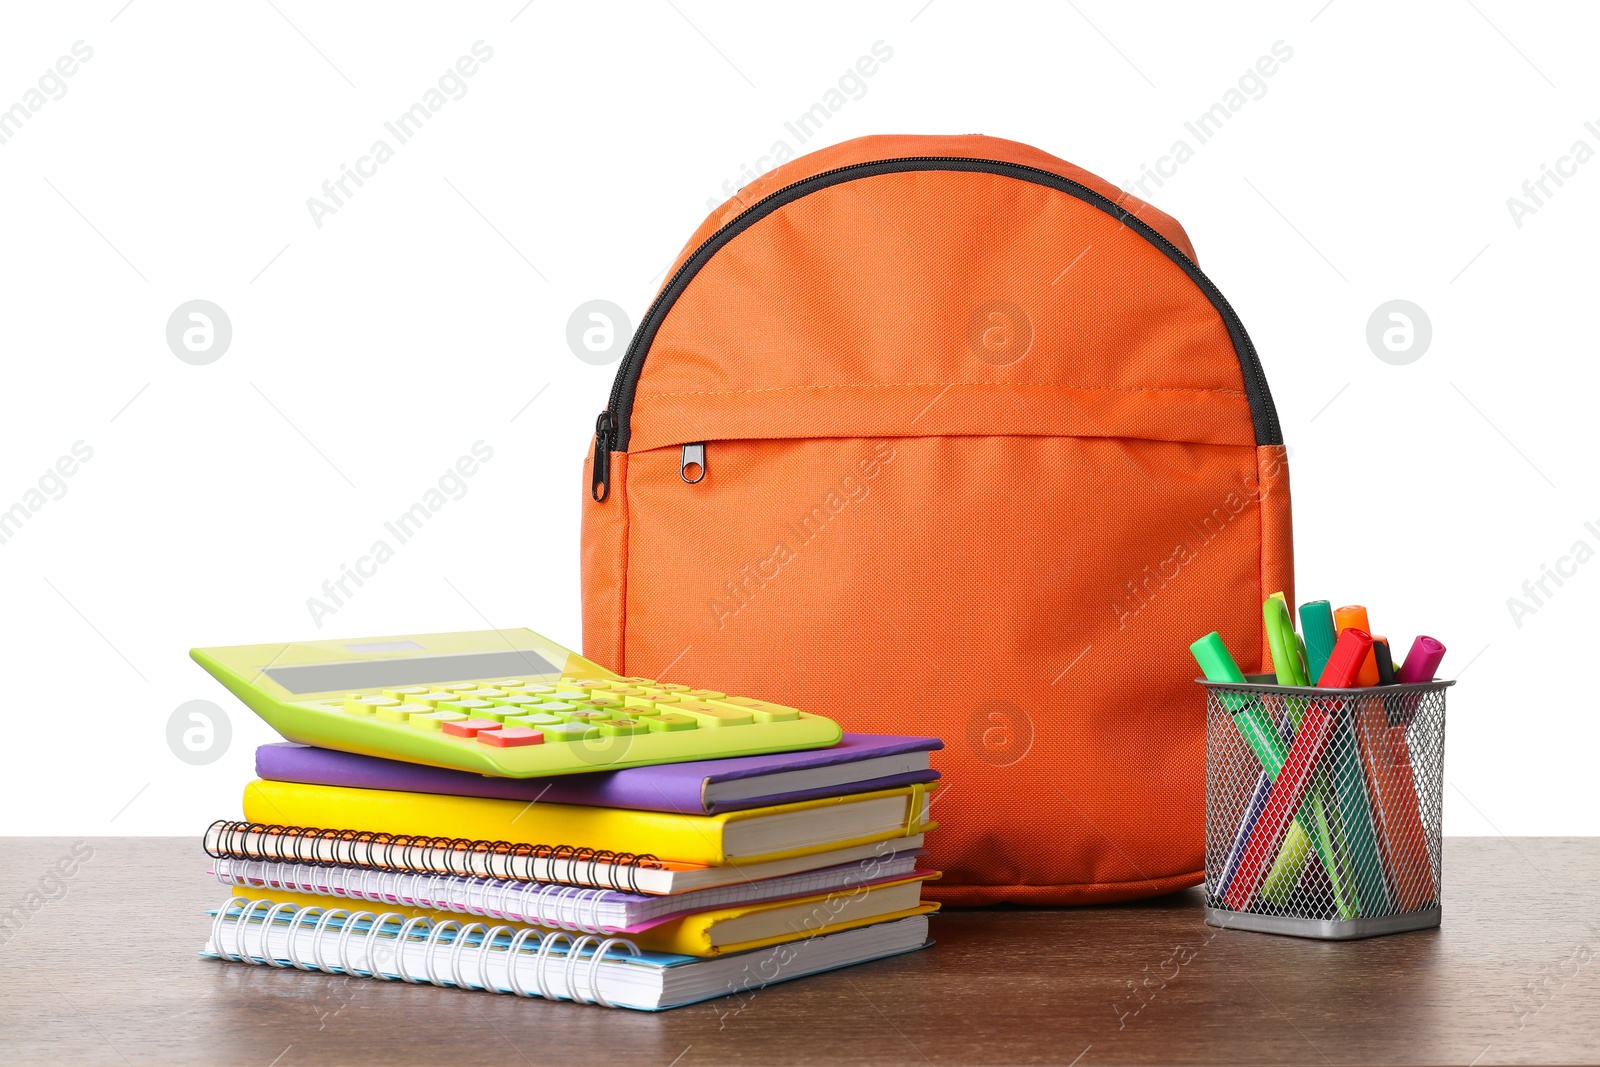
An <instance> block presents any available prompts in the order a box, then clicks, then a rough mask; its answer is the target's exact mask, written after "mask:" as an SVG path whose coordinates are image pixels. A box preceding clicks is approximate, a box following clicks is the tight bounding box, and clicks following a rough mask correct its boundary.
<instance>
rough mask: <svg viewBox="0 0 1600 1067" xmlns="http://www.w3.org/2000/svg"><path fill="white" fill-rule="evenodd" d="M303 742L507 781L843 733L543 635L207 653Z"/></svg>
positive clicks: (832, 725)
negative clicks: (602, 659) (615, 667)
mask: <svg viewBox="0 0 1600 1067" xmlns="http://www.w3.org/2000/svg"><path fill="white" fill-rule="evenodd" d="M189 654H190V655H191V656H192V657H194V660H195V662H197V663H199V664H200V666H202V667H204V668H205V669H206V670H207V671H209V672H210V673H211V674H212V675H213V676H214V677H216V679H217V680H218V681H220V682H221V683H222V684H223V685H225V686H227V687H228V689H229V690H231V691H232V692H233V694H234V695H235V696H237V697H238V698H239V699H240V700H242V701H244V702H245V703H246V704H247V705H249V706H250V708H251V710H252V711H254V712H255V713H256V714H257V715H260V716H261V717H262V718H263V719H265V720H267V722H268V723H270V724H271V725H272V727H273V729H275V730H277V731H278V732H279V733H280V734H282V735H283V736H284V737H286V738H288V739H289V740H290V741H298V742H300V743H302V744H307V745H318V746H320V747H322V748H333V749H340V750H343V751H345V752H359V753H362V754H364V755H368V756H384V757H387V758H389V759H398V760H405V761H407V762H410V763H426V764H430V765H432V766H435V767H452V768H456V769H459V770H468V771H477V772H478V773H480V774H487V775H497V776H500V777H507V778H531V777H535V776H539V775H546V774H574V773H579V772H584V771H601V770H615V769H618V768H622V767H639V766H644V765H646V764H653V763H681V762H684V761H686V760H701V759H717V758H720V757H723V756H752V755H757V754H759V753H763V752H787V751H792V750H795V749H804V748H826V747H827V746H829V745H832V744H834V743H836V742H837V741H838V740H839V736H840V730H839V724H838V723H836V722H834V721H833V720H832V719H827V718H824V717H822V716H821V715H812V714H809V713H807V712H804V711H800V710H799V709H798V708H790V707H785V706H784V705H781V704H773V703H771V702H768V701H764V700H757V699H755V698H752V697H744V696H734V695H729V694H728V693H724V692H721V691H719V690H715V689H702V688H696V687H693V686H689V685H684V684H679V683H667V682H657V681H655V680H654V679H650V678H625V677H621V676H619V675H617V674H614V673H613V672H611V671H608V670H606V669H605V668H604V667H602V666H600V665H599V664H598V663H594V662H591V661H590V660H586V659H584V658H583V657H582V656H580V655H578V654H577V653H576V652H571V651H569V650H567V649H565V648H562V647H561V646H560V645H558V644H556V643H555V642H554V641H551V640H549V639H548V638H544V637H540V636H539V635H538V634H536V633H534V632H533V631H532V630H473V631H468V632H465V633H451V634H409V635H405V636H399V637H368V638H362V639H360V640H354V641H295V642H290V643H286V644H284V643H280V644H270V645H234V646H231V647H227V648H196V649H192V650H191V651H190V653H189Z"/></svg>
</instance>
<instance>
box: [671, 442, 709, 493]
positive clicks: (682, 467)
mask: <svg viewBox="0 0 1600 1067" xmlns="http://www.w3.org/2000/svg"><path fill="white" fill-rule="evenodd" d="M678 474H679V476H680V477H682V478H683V480H684V481H686V482H688V483H689V484H690V485H699V484H700V483H701V482H702V481H704V480H705V477H706V443H705V442H704V441H700V442H698V443H697V444H692V445H684V446H683V458H682V459H681V460H680V461H679V462H678Z"/></svg>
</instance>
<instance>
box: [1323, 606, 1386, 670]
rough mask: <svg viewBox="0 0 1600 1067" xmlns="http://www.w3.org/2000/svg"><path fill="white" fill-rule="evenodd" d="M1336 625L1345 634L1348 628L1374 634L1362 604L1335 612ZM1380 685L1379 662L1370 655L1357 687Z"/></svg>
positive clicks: (1338, 609) (1363, 666)
mask: <svg viewBox="0 0 1600 1067" xmlns="http://www.w3.org/2000/svg"><path fill="white" fill-rule="evenodd" d="M1333 621H1334V624H1335V625H1336V626H1337V627H1338V628H1339V631H1340V632H1341V633H1342V632H1344V630H1345V628H1346V627H1353V628H1354V629H1357V630H1364V631H1365V632H1367V633H1369V634H1370V633H1371V632H1372V626H1371V625H1370V624H1369V623H1368V622H1367V609H1366V608H1364V607H1362V606H1361V605H1360V604H1349V605H1346V606H1345V607H1342V608H1335V609H1334V611H1333ZM1377 684H1378V661H1377V659H1375V658H1374V657H1373V656H1372V655H1371V654H1370V653H1369V654H1368V656H1367V661H1366V662H1365V663H1363V664H1362V665H1361V674H1360V675H1359V676H1358V677H1357V678H1356V680H1355V685H1356V686H1358V687H1360V688H1362V689H1366V688H1367V687H1369V686H1374V685H1377Z"/></svg>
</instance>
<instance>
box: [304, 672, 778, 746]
mask: <svg viewBox="0 0 1600 1067" xmlns="http://www.w3.org/2000/svg"><path fill="white" fill-rule="evenodd" d="M323 703H324V704H325V705H326V706H327V707H328V709H329V710H335V709H339V710H342V711H343V712H344V713H345V714H347V715H351V716H353V717H356V718H367V719H375V720H377V721H379V722H386V723H392V724H394V725H396V726H406V727H409V728H411V729H414V730H419V731H422V732H425V733H430V734H433V735H434V736H436V737H440V738H446V737H447V738H450V739H451V740H453V741H456V742H458V743H461V744H467V745H471V744H481V745H486V746H489V747H491V748H522V747H526V746H530V745H542V744H564V743H565V744H570V743H572V742H574V741H583V740H589V739H593V738H607V737H633V736H640V735H648V734H665V733H680V732H684V731H691V730H723V729H731V728H737V727H740V726H749V725H752V724H754V723H771V722H790V721H793V720H795V719H798V718H799V717H800V712H799V711H798V710H796V709H795V708H788V707H784V706H783V705H781V704H772V703H769V702H766V701H761V700H753V699H751V698H749V697H738V696H728V695H727V694H726V693H722V692H719V691H718V690H715V689H694V688H692V687H690V686H687V685H670V684H662V683H658V682H656V681H655V680H654V679H651V678H617V679H607V678H575V677H563V678H561V679H560V680H558V681H556V682H554V683H525V682H523V681H522V680H521V679H499V680H491V681H480V682H452V683H439V684H436V685H432V686H423V685H414V686H401V687H395V688H389V689H383V690H380V691H377V692H372V693H350V694H348V695H347V696H346V697H345V698H344V699H343V700H330V701H324V702H323Z"/></svg>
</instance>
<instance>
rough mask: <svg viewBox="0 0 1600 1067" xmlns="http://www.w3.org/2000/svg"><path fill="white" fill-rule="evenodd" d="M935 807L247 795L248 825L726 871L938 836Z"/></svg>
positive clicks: (287, 785)
mask: <svg viewBox="0 0 1600 1067" xmlns="http://www.w3.org/2000/svg"><path fill="white" fill-rule="evenodd" d="M930 800H931V794H930V789H929V786H928V785H926V784H922V783H917V784H913V785H907V786H902V787H900V788H898V789H884V790H879V791H878V792H876V793H852V794H849V795H848V796H835V797H824V798H821V799H818V800H802V801H799V802H797V803H794V804H776V805H773V806H771V807H765V808H751V809H749V810H746V811H730V812H724V813H722V814H720V815H682V814H679V813H677V812H666V811H630V810H627V809H625V808H594V807H587V806H584V805H579V804H548V803H545V802H544V801H538V802H536V803H530V802H527V801H519V800H497V799H489V798H486V797H455V796H444V795H440V794H438V793H406V792H401V791H398V790H393V789H348V788H344V787H341V786H331V785H305V784H303V783H300V782H271V781H267V780H266V779H257V780H256V781H253V782H249V783H247V784H246V785H245V787H244V817H245V818H247V819H250V820H252V821H255V822H263V823H266V822H282V823H290V824H294V825H299V826H339V825H344V826H363V827H368V828H370V829H373V830H381V831H384V832H386V833H407V834H435V835H439V836H443V837H449V838H458V837H465V838H487V839H490V840H506V841H552V842H561V843H563V844H568V845H576V846H580V847H584V848H592V849H596V850H600V849H608V850H611V851H614V852H632V853H644V852H653V853H655V854H656V855H658V856H664V857H666V858H668V859H673V860H681V861H683V862H685V863H700V864H705V865H707V866H725V865H727V864H730V863H746V862H749V863H760V862H763V861H765V860H776V859H787V858H788V857H790V856H803V855H806V854H808V853H813V852H829V851H832V850H833V849H838V848H849V847H851V846H853V845H861V844H866V843H867V842H872V841H881V840H884V839H886V838H891V837H904V836H906V835H907V834H915V833H922V832H923V831H924V830H928V829H932V823H931V822H930V820H929V818H928V805H929V802H930ZM552 880H554V879H552Z"/></svg>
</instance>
